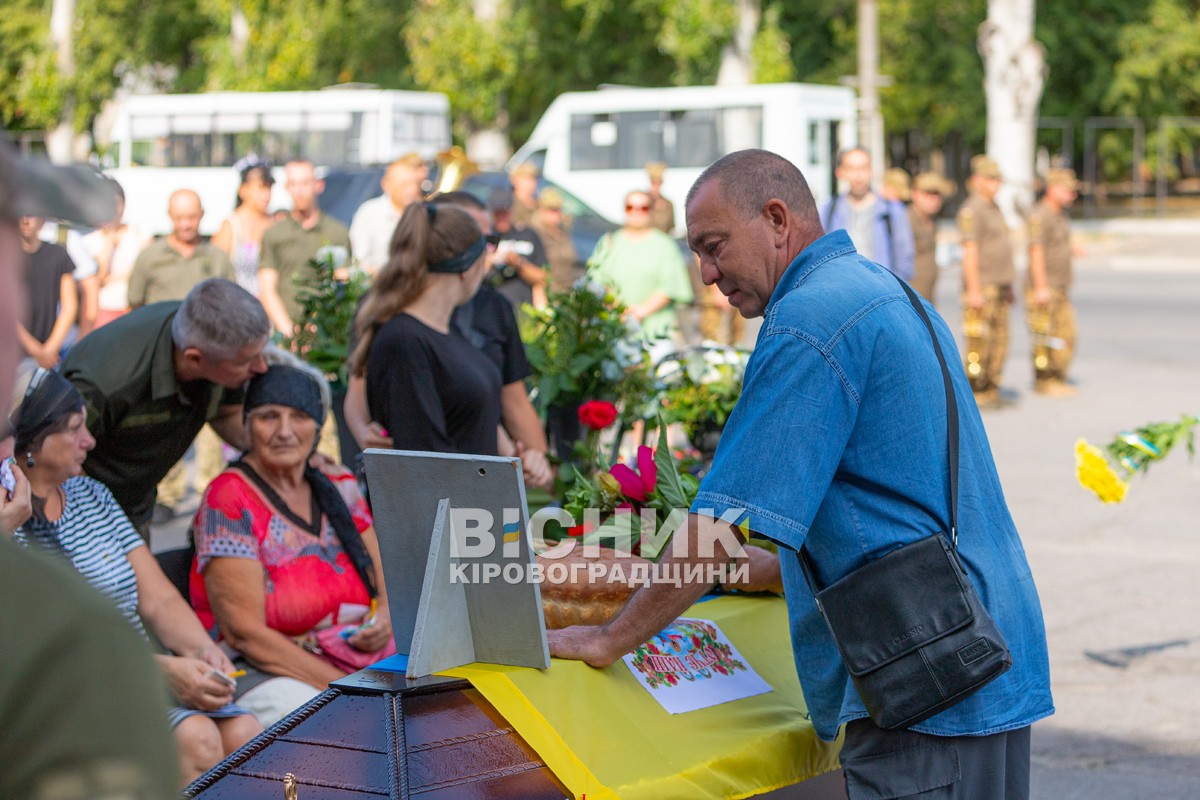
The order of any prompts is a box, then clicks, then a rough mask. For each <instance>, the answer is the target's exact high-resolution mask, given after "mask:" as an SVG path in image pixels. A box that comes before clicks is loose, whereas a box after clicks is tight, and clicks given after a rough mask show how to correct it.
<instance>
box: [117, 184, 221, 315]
mask: <svg viewBox="0 0 1200 800" xmlns="http://www.w3.org/2000/svg"><path fill="white" fill-rule="evenodd" d="M167 214H168V216H170V217H171V232H170V233H169V234H168V235H167V236H166V237H165V238H163V239H156V240H155V241H154V242H153V243H152V244H151V245H149V246H148V247H147V248H146V249H145V250H143V251H142V252H141V254H140V255H139V256H138V257H137V261H135V262H134V264H133V272H132V273H130V275H129V307H130V308H139V307H141V306H146V305H150V304H151V303H161V302H162V301H164V300H182V299H183V297H184V295H186V294H187V293H188V292H190V291H191V290H192V287H193V286H195V285H196V284H197V283H199V282H200V281H202V280H206V279H208V278H226V279H229V280H232V279H233V265H232V264H231V263H230V262H229V256H227V255H225V251H223V250H221V249H220V248H218V247H214V246H213V245H211V244H209V243H207V242H203V241H201V240H200V220H201V219H202V218H203V217H204V208H203V207H202V206H201V205H200V196H199V195H197V194H196V193H195V192H193V191H192V190H191V189H180V190H178V191H176V192H174V193H173V194H172V195H171V199H170V200H168V201H167Z"/></svg>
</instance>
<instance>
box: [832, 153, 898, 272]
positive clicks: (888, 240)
mask: <svg viewBox="0 0 1200 800" xmlns="http://www.w3.org/2000/svg"><path fill="white" fill-rule="evenodd" d="M835 174H836V175H837V177H838V180H840V181H842V182H843V183H845V184H846V188H847V191H846V193H845V194H839V195H835V196H834V197H833V199H831V200H829V201H828V202H827V203H825V204H824V205H823V206H822V207H821V223H822V225H824V227H825V230H827V231H831V232H832V231H837V230H844V231H846V232H847V233H848V234H850V239H851V240H852V241H853V242H854V246H855V247H857V248H858V251H859V252H860V253H862V254H863V255H865V256H866V257H867V258H869V259H871V260H872V261H874V262H875V263H876V264H880V265H882V266H884V267H886V268H887V269H888V270H890V271H891V272H894V273H895V274H896V275H899V276H900V277H901V278H904V280H906V281H907V280H912V276H913V269H914V260H915V258H916V251H917V248H916V244H915V243H914V241H913V230H912V223H911V222H909V220H908V209H907V208H905V207H904V203H901V202H900V201H899V200H888V199H887V198H886V197H883V196H882V195H879V194H876V193H875V192H873V191H871V154H870V153H868V152H867V151H866V150H864V149H863V148H861V147H851V148H848V149H846V150H843V151H842V152H841V153H839V154H838V162H837V170H836V173H835Z"/></svg>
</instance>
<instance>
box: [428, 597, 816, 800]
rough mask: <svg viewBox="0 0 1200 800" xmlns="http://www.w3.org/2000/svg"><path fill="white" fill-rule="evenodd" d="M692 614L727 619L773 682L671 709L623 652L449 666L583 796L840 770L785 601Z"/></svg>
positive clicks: (739, 791) (700, 799)
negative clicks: (815, 723)
mask: <svg viewBox="0 0 1200 800" xmlns="http://www.w3.org/2000/svg"><path fill="white" fill-rule="evenodd" d="M685 616H687V617H690V618H696V619H710V620H712V621H714V622H716V623H717V625H718V626H719V627H720V628H721V630H722V631H723V632H724V634H725V635H726V637H728V638H729V640H730V642H732V643H733V646H734V647H736V648H737V649H738V651H739V652H740V653H741V654H742V656H743V657H744V658H745V660H746V661H748V662H749V664H750V666H751V667H752V668H753V669H754V670H755V671H756V672H757V673H758V674H759V675H760V676H761V677H762V678H763V679H764V680H765V681H766V682H767V683H769V684H770V685H771V687H772V691H771V692H768V693H766V694H761V695H757V696H754V697H748V698H744V699H741V700H735V701H732V702H729V703H723V704H721V705H718V706H713V707H711V708H703V709H700V710H698V711H690V712H688V713H685V714H676V715H671V714H668V713H667V712H666V711H665V710H664V709H663V708H662V706H660V705H659V704H658V703H657V702H656V701H655V700H654V698H653V697H651V696H650V694H649V693H648V692H647V691H646V689H644V688H643V687H642V686H641V685H640V684H639V683H638V681H637V679H636V678H634V676H633V675H632V674H631V673H630V671H629V668H628V667H626V666H625V664H624V662H620V661H618V662H617V663H615V664H613V665H612V666H610V667H608V668H607V669H603V670H598V669H593V668H592V667H589V666H587V665H586V664H583V663H581V662H578V661H562V660H559V659H554V660H553V661H552V662H551V666H550V669H548V670H544V671H543V670H536V669H528V668H523V667H503V666H498V665H493V664H472V665H469V666H466V667H460V668H458V669H453V670H449V671H447V672H445V673H442V674H445V675H452V676H454V677H459V678H465V679H467V680H470V681H471V683H472V685H473V686H474V687H475V688H476V689H478V690H479V692H480V693H481V694H482V695H483V696H484V697H485V698H486V699H487V700H488V702H490V703H491V704H492V705H493V706H495V707H496V709H497V710H498V711H499V712H500V713H501V714H503V715H504V717H505V719H507V720H508V722H509V724H511V725H512V726H513V728H514V729H515V730H516V731H517V733H519V734H520V735H521V736H522V737H523V738H524V739H525V741H527V742H528V743H529V745H530V746H531V747H533V749H534V750H536V751H537V753H538V755H539V756H541V758H542V759H543V760H544V761H545V762H546V766H547V767H549V768H550V769H551V770H552V771H553V772H554V774H555V775H556V776H557V777H558V779H559V780H560V781H562V782H563V784H564V785H565V786H566V787H567V789H569V790H570V791H571V793H572V794H573V795H574V796H575V798H577V800H603V798H620V800H663V798H670V797H687V798H694V799H695V800H706V799H707V798H711V799H712V800H731V799H732V798H742V797H750V796H752V795H755V794H759V793H761V792H765V791H769V790H771V789H776V788H779V787H781V786H787V785H790V784H793V783H797V782H799V781H802V780H807V779H808V778H812V777H815V776H817V775H820V774H822V773H825V772H829V771H832V770H834V769H837V768H838V762H837V752H838V747H839V744H829V743H825V742H822V741H820V740H819V739H818V738H817V735H816V733H815V732H814V731H813V728H812V725H811V724H810V723H809V721H808V712H807V709H806V707H805V705H804V696H803V694H802V693H801V691H800V683H799V681H798V680H797V678H796V668H795V665H794V662H793V660H792V648H791V638H790V636H789V632H788V622H787V609H786V606H785V603H784V601H783V599H782V598H765V597H723V598H719V599H717V600H711V601H708V602H704V603H698V604H696V605H695V606H693V607H692V608H691V609H689V611H688V613H687V614H686V615H685Z"/></svg>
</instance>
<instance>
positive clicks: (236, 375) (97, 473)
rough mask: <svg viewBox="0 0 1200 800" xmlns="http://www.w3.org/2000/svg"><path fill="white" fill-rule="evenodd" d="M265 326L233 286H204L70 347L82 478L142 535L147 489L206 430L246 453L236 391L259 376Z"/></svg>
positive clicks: (151, 490) (253, 304)
mask: <svg viewBox="0 0 1200 800" xmlns="http://www.w3.org/2000/svg"><path fill="white" fill-rule="evenodd" d="M269 333H270V323H269V322H268V321H267V315H266V313H265V312H264V311H263V308H262V305H261V304H260V303H259V302H258V300H256V299H254V296H253V295H251V294H250V293H249V292H247V291H246V290H245V289H242V288H241V287H239V286H238V285H237V284H235V283H232V282H231V281H227V280H224V279H221V278H210V279H209V280H206V281H203V282H201V283H199V284H197V286H196V287H195V288H194V289H192V291H191V292H189V293H188V295H187V297H186V298H184V300H183V302H182V303H179V302H167V303H155V304H154V305H150V306H146V307H144V308H140V309H136V310H134V311H132V312H130V313H128V314H126V315H125V316H123V317H121V318H119V319H117V320H114V321H113V322H110V323H109V324H107V325H105V326H103V327H101V328H98V329H97V330H96V331H94V332H93V333H91V334H90V335H89V336H87V337H86V338H84V339H83V340H82V341H80V343H79V344H77V345H75V347H73V348H72V349H71V352H70V353H69V354H68V356H67V359H66V361H65V362H64V363H63V369H62V372H63V375H64V376H65V377H66V378H67V379H68V380H69V381H71V383H73V384H75V388H76V389H78V390H79V393H80V394H82V395H83V399H84V403H85V404H86V406H87V425H88V430H89V431H90V432H91V434H92V436H93V437H95V439H96V447H95V449H93V450H92V452H91V453H90V454H89V455H88V458H87V461H86V462H84V469H85V470H86V471H87V474H88V475H90V476H92V477H93V478H95V479H96V480H98V481H100V482H101V483H103V484H104V485H106V486H107V487H108V488H109V489H110V490H111V491H112V493H113V496H114V497H115V498H116V500H117V502H118V503H119V504H120V505H121V508H123V509H124V510H125V513H126V514H128V515H129V519H130V520H131V521H132V522H133V524H134V526H135V527H137V528H138V530H139V531H140V532H142V533H143V535H145V533H146V531H147V530H148V525H149V522H150V517H151V514H152V512H153V508H154V500H155V494H156V492H155V486H156V485H157V484H158V482H159V481H160V480H162V478H163V476H165V475H166V474H167V471H168V470H169V469H170V468H171V466H172V465H173V464H174V463H175V462H176V461H178V460H179V459H180V458H182V457H183V454H184V453H186V452H187V449H188V446H189V445H191V443H192V440H193V439H195V438H196V434H197V433H199V432H200V429H201V428H203V427H204V424H205V423H206V422H207V423H208V424H210V425H212V427H213V430H215V431H216V432H217V434H218V435H220V437H221V438H222V439H224V440H225V441H226V442H229V444H231V445H233V446H234V447H236V448H238V449H239V450H244V449H246V448H245V442H244V431H243V427H242V386H243V385H244V384H245V383H246V381H248V380H249V379H250V378H251V377H252V376H254V375H257V374H260V373H263V372H266V369H267V365H266V362H265V361H263V357H262V350H263V347H264V346H265V345H266V343H267V336H268V334H269Z"/></svg>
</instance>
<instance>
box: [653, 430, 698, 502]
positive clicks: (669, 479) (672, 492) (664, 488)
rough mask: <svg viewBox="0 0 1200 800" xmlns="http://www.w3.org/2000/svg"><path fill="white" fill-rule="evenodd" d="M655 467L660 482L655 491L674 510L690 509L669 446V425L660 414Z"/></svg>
mask: <svg viewBox="0 0 1200 800" xmlns="http://www.w3.org/2000/svg"><path fill="white" fill-rule="evenodd" d="M654 466H656V467H657V468H658V480H657V483H656V485H655V491H656V492H658V494H659V495H660V496H661V497H662V498H663V499H664V500H666V501H667V503H668V504H670V505H671V506H672V507H674V508H688V507H689V506H690V505H691V503H690V502H688V498H687V493H686V492H685V491H684V489H683V482H682V481H681V480H680V479H679V469H678V467H676V466H675V459H674V457H673V456H672V455H671V448H670V447H669V446H668V445H667V423H666V422H664V421H663V418H662V413H661V412H659V414H658V446H657V447H656V448H655V449H654Z"/></svg>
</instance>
